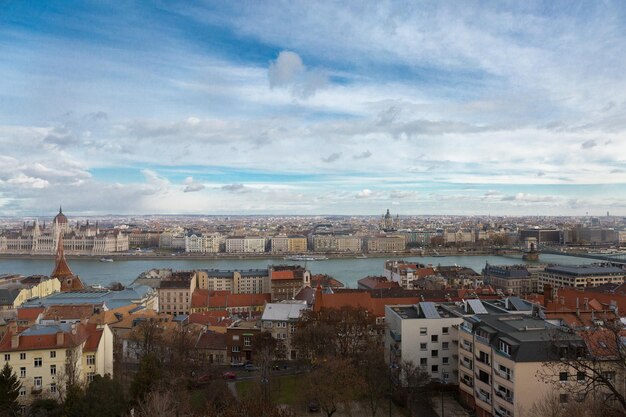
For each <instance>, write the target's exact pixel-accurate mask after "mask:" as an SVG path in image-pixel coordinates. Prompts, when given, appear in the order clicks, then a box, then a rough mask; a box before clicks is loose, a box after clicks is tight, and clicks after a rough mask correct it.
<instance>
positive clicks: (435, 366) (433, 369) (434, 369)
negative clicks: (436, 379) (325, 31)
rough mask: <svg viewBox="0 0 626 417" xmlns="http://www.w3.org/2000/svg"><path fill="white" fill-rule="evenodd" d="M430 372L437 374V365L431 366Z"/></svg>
mask: <svg viewBox="0 0 626 417" xmlns="http://www.w3.org/2000/svg"><path fill="white" fill-rule="evenodd" d="M430 371H431V372H432V373H433V374H436V373H437V372H439V365H433V366H431V367H430Z"/></svg>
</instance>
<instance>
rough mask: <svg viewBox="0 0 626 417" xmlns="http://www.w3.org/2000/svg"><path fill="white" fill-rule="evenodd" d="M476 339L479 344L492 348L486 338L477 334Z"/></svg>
mask: <svg viewBox="0 0 626 417" xmlns="http://www.w3.org/2000/svg"><path fill="white" fill-rule="evenodd" d="M474 337H475V338H476V341H477V342H480V343H482V344H484V345H487V346H490V345H489V339H487V338H486V337H482V336H478V335H477V334H476V335H474Z"/></svg>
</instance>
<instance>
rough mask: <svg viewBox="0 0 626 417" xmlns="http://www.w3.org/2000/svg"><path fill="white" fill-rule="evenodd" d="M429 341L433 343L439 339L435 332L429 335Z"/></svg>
mask: <svg viewBox="0 0 626 417" xmlns="http://www.w3.org/2000/svg"><path fill="white" fill-rule="evenodd" d="M430 341H431V342H433V343H437V342H438V341H439V336H437V335H436V334H434V335H432V336H430Z"/></svg>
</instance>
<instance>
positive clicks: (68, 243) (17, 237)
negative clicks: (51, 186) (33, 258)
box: [0, 208, 129, 255]
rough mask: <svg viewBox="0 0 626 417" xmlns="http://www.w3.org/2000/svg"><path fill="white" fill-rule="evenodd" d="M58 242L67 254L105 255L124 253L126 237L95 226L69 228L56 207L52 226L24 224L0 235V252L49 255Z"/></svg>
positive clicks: (37, 223)
mask: <svg viewBox="0 0 626 417" xmlns="http://www.w3.org/2000/svg"><path fill="white" fill-rule="evenodd" d="M59 239H62V241H63V249H64V250H65V253H69V254H85V255H91V254H107V253H113V252H124V251H127V250H128V247H129V246H128V235H126V234H124V233H122V232H121V231H117V230H100V228H99V227H98V223H97V222H96V224H95V225H93V224H89V221H87V223H86V224H84V225H78V224H77V225H75V226H72V225H70V222H69V221H68V220H67V217H66V216H65V214H63V211H62V209H61V208H59V214H57V215H56V216H55V218H54V220H53V221H52V224H51V225H49V226H47V227H46V224H45V223H44V224H43V225H40V224H39V221H38V220H35V221H34V222H33V223H29V224H24V226H22V228H21V229H18V230H11V231H5V232H4V233H2V234H0V253H12V254H13V253H15V254H20V253H23V254H42V255H44V254H49V255H52V254H54V253H56V251H57V245H58V241H59Z"/></svg>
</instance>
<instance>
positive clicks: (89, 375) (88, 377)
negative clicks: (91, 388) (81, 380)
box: [87, 372, 96, 382]
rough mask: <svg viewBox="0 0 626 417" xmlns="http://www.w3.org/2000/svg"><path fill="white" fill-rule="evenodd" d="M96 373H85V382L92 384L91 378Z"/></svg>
mask: <svg viewBox="0 0 626 417" xmlns="http://www.w3.org/2000/svg"><path fill="white" fill-rule="evenodd" d="M95 374H96V373H95V372H88V373H87V382H92V381H93V377H94V375H95Z"/></svg>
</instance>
